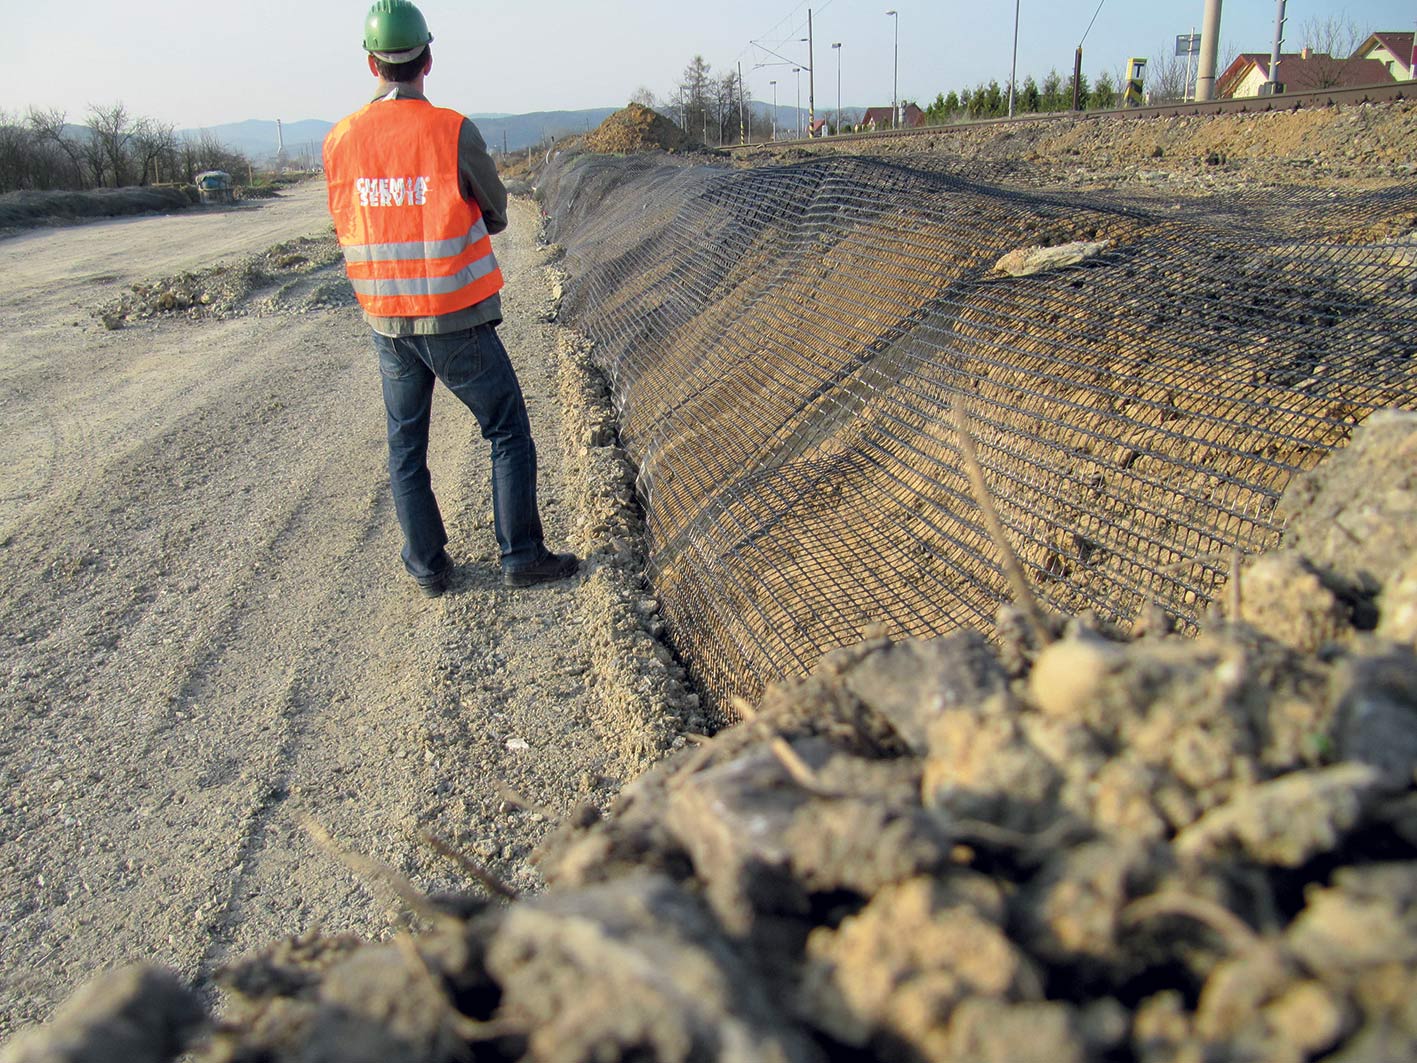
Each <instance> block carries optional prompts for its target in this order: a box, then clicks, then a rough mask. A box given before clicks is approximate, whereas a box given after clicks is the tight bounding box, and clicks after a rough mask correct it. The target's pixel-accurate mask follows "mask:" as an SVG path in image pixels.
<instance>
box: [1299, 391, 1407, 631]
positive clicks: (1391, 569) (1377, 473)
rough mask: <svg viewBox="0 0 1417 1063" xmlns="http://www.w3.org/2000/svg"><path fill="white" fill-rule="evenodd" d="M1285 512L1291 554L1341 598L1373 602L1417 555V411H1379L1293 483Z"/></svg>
mask: <svg viewBox="0 0 1417 1063" xmlns="http://www.w3.org/2000/svg"><path fill="white" fill-rule="evenodd" d="M1281 508H1282V510H1283V511H1284V512H1286V513H1287V514H1288V515H1289V520H1288V524H1287V527H1286V530H1285V545H1286V547H1287V548H1288V549H1290V550H1293V551H1295V552H1296V553H1298V554H1300V555H1302V556H1303V557H1304V558H1306V559H1307V560H1308V561H1309V563H1310V564H1312V565H1313V566H1314V567H1315V569H1316V570H1317V571H1318V572H1319V573H1320V574H1321V575H1322V576H1323V577H1324V579H1325V581H1327V582H1328V583H1329V585H1330V586H1333V587H1335V588H1336V589H1338V590H1339V591H1340V593H1341V594H1344V595H1347V596H1349V597H1352V598H1356V599H1368V600H1371V599H1372V598H1374V597H1375V596H1376V595H1377V593H1378V591H1379V590H1380V589H1381V587H1382V585H1383V583H1384V582H1385V581H1386V580H1387V579H1388V578H1389V577H1390V576H1391V575H1392V574H1393V573H1395V572H1398V571H1400V570H1401V569H1402V568H1403V566H1404V565H1405V564H1406V562H1407V560H1408V558H1410V557H1411V556H1412V554H1413V552H1414V551H1417V411H1411V410H1380V411H1378V412H1377V413H1374V414H1373V415H1372V416H1370V417H1369V418H1368V419H1367V421H1365V422H1364V423H1363V425H1362V427H1361V428H1360V429H1359V430H1358V431H1357V432H1356V433H1355V434H1354V436H1353V441H1352V442H1351V443H1349V445H1348V446H1347V447H1346V448H1345V449H1343V450H1340V451H1337V452H1335V453H1334V454H1331V455H1330V456H1329V457H1328V459H1327V460H1326V461H1324V462H1323V463H1322V464H1321V465H1319V466H1318V467H1317V468H1316V469H1314V470H1313V471H1312V472H1309V473H1306V474H1304V475H1303V476H1298V477H1296V478H1295V479H1294V481H1293V482H1292V483H1291V484H1290V486H1289V488H1288V489H1287V490H1286V491H1285V492H1284V497H1283V499H1282V500H1281ZM1358 619H1359V620H1361V619H1362V617H1361V616H1359V617H1358Z"/></svg>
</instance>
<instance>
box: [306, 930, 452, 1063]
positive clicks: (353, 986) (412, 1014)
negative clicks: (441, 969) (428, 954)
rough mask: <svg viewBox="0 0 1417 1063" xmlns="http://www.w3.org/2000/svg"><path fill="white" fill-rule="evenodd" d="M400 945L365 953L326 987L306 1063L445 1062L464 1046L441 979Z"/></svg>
mask: <svg viewBox="0 0 1417 1063" xmlns="http://www.w3.org/2000/svg"><path fill="white" fill-rule="evenodd" d="M410 951H411V950H403V949H400V948H398V947H396V946H394V945H383V946H379V947H377V948H375V947H371V948H365V949H361V950H360V951H358V952H356V953H355V954H354V955H352V956H350V957H349V958H348V959H347V960H345V961H344V962H343V963H340V964H338V965H337V966H335V967H333V968H332V969H331V970H330V971H329V972H328V973H327V974H326V975H325V977H324V980H323V981H322V983H321V985H320V990H319V996H318V1003H317V1005H316V1009H315V1013H314V1016H313V1018H312V1020H311V1026H310V1033H309V1039H308V1042H307V1045H306V1048H305V1053H304V1055H303V1056H302V1057H301V1058H302V1060H303V1061H305V1063H441V1061H442V1060H446V1059H450V1058H453V1057H454V1055H455V1054H456V1053H457V1052H458V1050H459V1048H460V1045H461V1042H460V1040H459V1038H458V1037H457V1033H456V1024H455V1021H454V1015H455V1013H454V1011H453V1009H452V1006H451V1004H450V1002H449V1000H448V998H447V996H446V994H445V993H444V992H443V989H442V985H441V983H440V981H439V980H438V979H437V978H435V977H434V975H433V974H432V973H431V972H430V971H429V970H428V968H427V967H425V966H424V965H423V963H422V961H420V960H416V959H415V958H414V956H412V955H410Z"/></svg>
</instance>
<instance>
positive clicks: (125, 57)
mask: <svg viewBox="0 0 1417 1063" xmlns="http://www.w3.org/2000/svg"><path fill="white" fill-rule="evenodd" d="M11 6H17V7H18V10H12V11H10V12H8V13H7V15H6V26H7V29H9V30H10V32H11V33H12V34H14V33H15V32H16V30H18V43H19V49H18V55H17V56H16V54H15V53H14V52H13V51H12V52H10V53H9V59H8V63H7V66H8V67H9V69H8V70H7V75H8V76H7V77H6V87H5V89H4V90H3V92H0V110H4V111H8V112H10V113H15V112H22V111H23V110H24V109H25V108H26V107H27V106H30V105H36V106H41V107H60V108H63V109H65V110H67V111H68V112H69V114H70V119H71V120H81V119H82V116H83V114H84V112H85V111H86V109H87V106H88V104H90V103H109V102H112V101H115V100H122V101H123V102H125V103H126V104H127V105H128V108H129V110H130V111H132V112H134V113H137V114H145V115H151V116H153V117H155V118H159V119H161V120H164V121H170V122H173V123H174V124H176V125H177V126H179V127H197V126H204V125H216V124H220V123H224V122H233V121H240V120H242V119H246V118H263V119H274V118H283V119H286V120H287V121H294V120H297V119H302V118H323V119H327V120H331V121H333V120H335V119H337V118H339V117H340V116H342V115H343V114H345V113H347V112H348V111H350V110H353V109H354V108H355V107H357V106H359V105H360V104H361V103H363V102H364V100H365V99H366V98H367V94H368V89H369V82H370V77H369V74H368V71H367V70H366V69H365V67H364V63H363V53H362V51H361V50H360V46H359V45H360V35H361V27H362V21H363V16H364V12H365V11H366V10H367V2H366V0H280V2H277V0H236V2H232V3H221V2H216V3H213V2H210V0H130V2H128V3H114V2H113V0H51V2H49V3H45V4H26V5H22V6H20V5H11ZM420 6H421V7H422V9H423V11H424V14H425V15H426V17H427V19H428V22H429V26H430V28H431V30H432V32H433V35H434V37H435V38H436V40H435V43H434V57H435V66H434V71H433V76H432V78H431V79H430V81H429V85H428V90H429V95H430V96H431V97H432V98H433V99H434V100H435V102H438V103H441V104H444V105H446V106H450V107H456V108H458V109H459V110H462V111H466V112H506V113H523V112H528V111H540V110H561V109H568V110H574V109H580V108H586V107H601V106H604V107H609V106H619V105H622V104H623V103H624V102H625V101H626V100H628V99H629V97H630V95H631V93H633V92H634V91H635V90H636V88H638V87H639V86H641V85H644V86H647V87H648V88H650V89H651V90H652V91H654V92H655V93H656V94H657V95H666V94H668V93H670V92H671V91H672V90H673V87H674V86H675V84H677V82H678V80H679V77H680V74H681V72H682V70H683V68H684V67H685V65H686V64H687V63H688V62H689V60H690V59H691V58H692V57H693V56H694V55H695V54H700V55H702V56H703V57H704V59H705V60H707V61H708V63H709V64H710V65H711V66H712V68H713V69H714V70H715V72H720V71H726V70H730V69H734V68H735V64H736V63H737V62H738V61H740V60H741V61H742V63H743V70H744V76H745V79H746V81H747V84H748V88H749V90H750V92H751V93H752V95H753V96H754V97H756V98H757V99H760V100H771V99H772V88H771V87H770V85H769V82H770V81H771V80H773V79H776V80H777V81H778V90H777V91H778V102H779V103H780V104H782V105H784V106H790V105H791V104H793V103H794V102H795V99H796V84H797V77H796V75H794V74H793V73H792V67H791V65H762V64H778V63H780V62H781V60H780V59H779V58H776V57H774V56H772V55H770V54H768V53H767V52H765V51H764V50H763V49H762V48H760V47H758V46H755V45H753V44H750V42H751V41H754V40H756V41H760V42H763V43H764V44H765V45H766V46H767V47H768V48H770V49H771V51H773V52H777V53H778V54H779V56H782V57H785V58H786V59H787V60H790V61H792V62H794V63H798V64H802V65H804V66H805V65H806V63H807V61H808V55H807V45H806V44H805V43H799V41H798V40H797V38H799V37H805V36H807V10H808V8H809V7H810V8H811V9H812V11H813V23H814V30H815V33H814V37H815V43H816V55H815V59H816V64H815V65H816V70H817V79H816V80H817V106H818V109H819V110H820V109H828V108H833V107H835V105H836V79H837V59H838V57H839V58H840V61H841V84H842V100H843V103H844V105H845V106H848V107H851V106H867V105H876V104H888V103H889V102H890V97H891V80H892V74H893V46H894V36H893V33H894V25H893V23H894V21H895V20H893V19H891V18H889V17H887V15H886V14H885V12H886V10H887V9H889V8H894V9H895V10H897V11H899V15H898V20H899V36H900V58H899V79H900V95H901V96H902V98H913V99H918V100H921V101H928V100H931V99H933V98H934V96H935V94H936V93H937V92H941V91H945V92H947V91H949V90H950V89H958V88H962V87H965V86H968V85H974V84H975V83H977V82H979V81H987V80H988V79H989V78H991V77H996V78H998V79H999V80H1000V81H1004V80H1006V79H1007V77H1008V71H1009V59H1010V49H1011V47H1012V41H1013V20H1014V3H1013V0H975V2H972V3H966V2H959V0H825V2H823V0H801V2H798V0H717V2H715V3H713V4H685V3H682V2H675V0H616V2H607V3H597V2H594V0H520V2H510V3H506V2H504V3H496V2H489V0H425V2H424V3H422V4H421V5H420ZM1020 9H1021V18H1020V23H1021V25H1020V30H1019V77H1020V78H1022V77H1023V76H1024V75H1025V74H1027V73H1033V74H1035V75H1038V76H1041V75H1042V74H1044V73H1046V72H1047V70H1048V68H1049V67H1057V68H1058V69H1059V70H1060V71H1063V72H1065V73H1066V72H1068V71H1069V70H1070V68H1071V64H1072V58H1073V49H1074V47H1075V46H1076V45H1077V43H1078V41H1079V38H1080V37H1081V36H1082V34H1083V32H1084V30H1086V28H1087V25H1088V22H1089V21H1090V20H1091V19H1092V17H1093V13H1094V12H1095V11H1097V10H1098V2H1097V0H1020ZM1203 10H1204V0H1183V2H1176V0H1160V2H1152V3H1142V4H1138V3H1136V2H1135V0H1132V2H1128V0H1103V2H1102V4H1101V11H1100V13H1099V14H1098V16H1097V21H1096V24H1095V25H1094V26H1093V27H1092V30H1091V32H1090V34H1089V35H1088V37H1087V41H1086V43H1085V45H1084V63H1083V66H1084V70H1085V71H1086V73H1087V75H1088V77H1089V78H1091V77H1094V76H1095V75H1096V74H1097V73H1098V72H1100V71H1102V70H1117V69H1120V67H1121V66H1122V64H1123V63H1124V62H1125V60H1126V59H1127V57H1128V56H1131V55H1141V56H1148V57H1150V56H1153V55H1154V54H1155V53H1157V52H1158V51H1159V50H1161V49H1163V48H1168V49H1169V48H1173V47H1174V39H1175V36H1176V35H1177V34H1180V33H1187V32H1189V31H1190V30H1191V29H1192V27H1196V28H1197V29H1198V28H1199V25H1200V21H1201V16H1202V12H1203ZM695 12H696V13H695ZM1274 15H1275V3H1274V2H1273V0H1226V2H1225V4H1224V15H1223V20H1222V42H1223V47H1228V48H1231V49H1234V50H1243V51H1268V50H1269V47H1270V43H1271V40H1272V38H1273V33H1274ZM1329 18H1338V19H1341V20H1348V21H1351V22H1352V23H1353V24H1354V25H1355V26H1356V28H1357V29H1358V30H1359V31H1363V32H1366V31H1370V30H1374V29H1386V30H1411V29H1413V28H1414V22H1417V4H1414V3H1413V2H1412V0H1361V2H1358V0H1354V2H1351V3H1346V4H1334V3H1323V2H1320V0H1290V2H1289V23H1288V25H1289V31H1288V33H1287V43H1286V49H1288V48H1289V47H1291V46H1292V47H1293V48H1294V49H1296V50H1297V48H1298V46H1299V44H1300V43H1302V36H1303V32H1302V31H1303V28H1304V27H1305V25H1306V24H1307V23H1310V22H1312V21H1314V20H1324V19H1329ZM11 40H12V41H14V40H16V38H15V37H13V36H12V37H11ZM836 41H840V42H841V43H842V48H841V50H840V52H839V53H836V52H834V51H833V50H832V48H831V44H832V43H833V42H836ZM16 63H18V69H15V66H16ZM801 84H802V89H801V93H802V106H803V107H804V108H805V107H806V105H807V95H808V85H809V79H808V76H807V74H806V73H805V72H804V73H803V74H802V75H801Z"/></svg>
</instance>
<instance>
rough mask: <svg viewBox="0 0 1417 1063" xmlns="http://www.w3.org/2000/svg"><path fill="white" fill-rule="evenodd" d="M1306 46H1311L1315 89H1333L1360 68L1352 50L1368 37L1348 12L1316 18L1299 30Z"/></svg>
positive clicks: (1354, 50)
mask: <svg viewBox="0 0 1417 1063" xmlns="http://www.w3.org/2000/svg"><path fill="white" fill-rule="evenodd" d="M1300 33H1301V37H1302V40H1303V42H1304V44H1303V47H1305V48H1308V49H1311V51H1312V53H1313V54H1312V55H1311V56H1310V63H1311V66H1312V69H1313V71H1314V73H1315V75H1316V76H1315V83H1314V86H1313V87H1314V88H1317V89H1331V88H1333V87H1335V86H1337V85H1342V84H1343V83H1344V82H1345V81H1347V79H1348V74H1349V73H1350V72H1351V71H1353V70H1354V69H1355V68H1356V67H1357V63H1358V61H1357V60H1356V59H1354V58H1353V53H1354V52H1356V51H1357V50H1358V46H1359V45H1361V44H1362V43H1363V41H1364V40H1365V39H1366V35H1365V34H1363V33H1361V32H1360V31H1359V29H1358V27H1357V25H1356V24H1355V23H1354V22H1353V20H1352V19H1351V18H1349V17H1348V16H1347V15H1329V16H1328V17H1327V18H1318V17H1314V18H1311V19H1309V20H1308V21H1306V22H1305V23H1304V25H1303V27H1302V28H1301V30H1300Z"/></svg>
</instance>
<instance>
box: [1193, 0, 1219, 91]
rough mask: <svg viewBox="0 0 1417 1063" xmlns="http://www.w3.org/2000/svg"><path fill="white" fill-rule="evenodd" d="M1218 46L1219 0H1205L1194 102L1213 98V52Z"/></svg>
mask: <svg viewBox="0 0 1417 1063" xmlns="http://www.w3.org/2000/svg"><path fill="white" fill-rule="evenodd" d="M1219 47H1220V0H1205V18H1204V19H1202V21H1201V58H1200V69H1199V70H1197V71H1196V102H1197V103H1205V102H1206V101H1207V100H1213V99H1214V98H1215V53H1216V52H1217V51H1218V50H1219Z"/></svg>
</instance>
